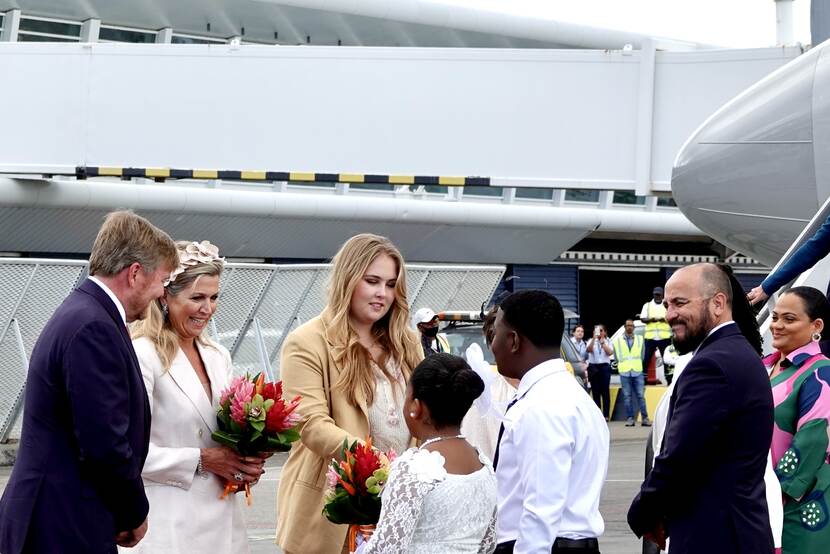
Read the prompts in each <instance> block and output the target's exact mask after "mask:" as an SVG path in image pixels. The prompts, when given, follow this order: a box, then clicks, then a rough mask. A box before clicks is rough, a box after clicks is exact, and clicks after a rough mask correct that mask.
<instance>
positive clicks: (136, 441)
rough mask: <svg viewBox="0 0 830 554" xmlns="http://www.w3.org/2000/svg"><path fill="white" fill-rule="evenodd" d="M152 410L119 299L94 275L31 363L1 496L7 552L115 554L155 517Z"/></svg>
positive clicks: (1, 547)
mask: <svg viewBox="0 0 830 554" xmlns="http://www.w3.org/2000/svg"><path fill="white" fill-rule="evenodd" d="M149 440H150V408H149V403H148V400H147V393H146V390H145V388H144V382H143V380H142V378H141V370H140V369H139V366H138V360H137V359H136V356H135V351H134V350H133V347H132V343H131V342H130V337H129V334H128V333H127V329H126V327H125V325H124V323H123V320H122V319H121V316H120V315H119V313H118V309H117V308H116V307H115V304H114V303H113V302H112V300H111V299H110V298H109V296H107V294H106V293H105V292H104V291H103V289H101V287H99V286H98V285H97V284H95V283H93V282H92V281H89V280H87V281H85V282H83V283H82V284H81V285H80V286H79V287H78V288H77V289H76V290H74V291H73V292H72V293H71V294H70V295H69V296H68V297H67V298H66V300H64V301H63V303H62V304H61V306H60V307H59V308H58V309H57V311H55V313H54V314H53V315H52V318H51V319H50V320H49V322H48V323H47V324H46V327H44V329H43V332H42V333H41V334H40V337H39V338H38V341H37V344H35V348H34V351H33V352H32V357H31V360H30V362H29V373H28V376H27V381H26V397H25V412H24V416H23V432H22V436H21V439H20V446H19V449H18V453H17V460H16V462H15V465H14V469H13V471H12V474H11V478H10V480H9V483H8V485H6V489H5V491H4V493H3V498H2V500H0V552H2V553H3V554H17V553H19V552H38V553H40V552H43V553H51V552H60V553H82V552H83V553H111V552H115V551H116V546H115V535H116V533H118V532H120V531H125V530H131V529H135V528H136V527H138V526H139V525H141V523H142V522H143V521H144V519H145V518H146V516H147V511H148V503H147V497H146V496H145V494H144V484H143V482H142V480H141V470H142V467H143V466H144V459H145V458H146V457H147V447H148V445H149Z"/></svg>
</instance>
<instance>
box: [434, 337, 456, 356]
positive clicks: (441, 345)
mask: <svg viewBox="0 0 830 554" xmlns="http://www.w3.org/2000/svg"><path fill="white" fill-rule="evenodd" d="M435 344H436V346H437V347H438V351H439V352H446V353H447V354H451V353H452V349H450V341H448V340H447V335H445V334H444V333H438V334H437V335H435Z"/></svg>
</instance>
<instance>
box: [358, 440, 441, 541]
mask: <svg viewBox="0 0 830 554" xmlns="http://www.w3.org/2000/svg"><path fill="white" fill-rule="evenodd" d="M446 474H447V473H446V470H444V458H443V456H441V455H440V454H439V453H438V452H427V451H426V450H410V451H407V452H406V453H404V454H403V455H402V456H401V457H400V458H399V459H398V460H395V462H394V463H393V465H392V469H391V471H390V474H389V482H388V483H387V484H386V487H385V488H384V489H383V493H382V496H381V498H382V500H383V507H382V508H381V511H380V520H379V521H378V524H377V528H376V529H375V533H374V535H373V536H372V538H371V539H370V540H369V543H368V544H367V545H366V548H365V550H363V554H399V553H400V552H406V551H407V548H408V547H409V543H410V541H411V540H412V534H413V532H414V531H415V526H416V525H417V523H418V517H419V516H420V514H421V507H422V506H423V502H424V497H425V496H426V495H427V494H428V493H429V492H430V491H431V490H432V489H433V488H434V487H435V485H436V484H437V483H438V482H440V481H442V480H443V479H444V478H445V477H446Z"/></svg>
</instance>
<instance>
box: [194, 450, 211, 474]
mask: <svg viewBox="0 0 830 554" xmlns="http://www.w3.org/2000/svg"><path fill="white" fill-rule="evenodd" d="M196 475H198V476H199V477H201V478H202V479H207V476H208V474H207V471H205V468H204V466H203V465H202V451H201V450H200V451H199V463H197V464H196Z"/></svg>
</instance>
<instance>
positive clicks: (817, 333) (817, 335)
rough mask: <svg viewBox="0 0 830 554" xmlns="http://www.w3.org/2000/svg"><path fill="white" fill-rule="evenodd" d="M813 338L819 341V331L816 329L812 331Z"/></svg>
mask: <svg viewBox="0 0 830 554" xmlns="http://www.w3.org/2000/svg"><path fill="white" fill-rule="evenodd" d="M813 340H814V341H815V342H818V341H820V340H821V333H819V332H818V331H816V332H815V333H813Z"/></svg>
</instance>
